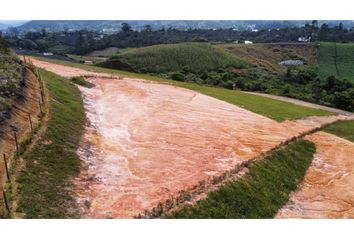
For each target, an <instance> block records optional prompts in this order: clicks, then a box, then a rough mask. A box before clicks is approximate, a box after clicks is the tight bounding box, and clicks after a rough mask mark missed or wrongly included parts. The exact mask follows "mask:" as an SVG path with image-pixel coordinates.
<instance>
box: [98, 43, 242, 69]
mask: <svg viewBox="0 0 354 240" xmlns="http://www.w3.org/2000/svg"><path fill="white" fill-rule="evenodd" d="M101 65H102V66H104V67H110V68H116V69H122V70H131V71H136V72H151V73H171V72H174V71H179V70H182V69H185V71H188V72H193V73H200V72H203V71H206V70H207V71H208V70H216V69H218V68H227V67H235V68H244V67H246V63H245V62H244V61H241V60H240V59H239V58H237V57H236V56H234V55H232V54H230V53H228V52H226V51H224V50H221V49H219V48H217V47H215V46H213V45H211V44H208V43H178V44H161V45H154V46H150V47H144V48H134V49H127V50H124V51H122V52H121V53H118V54H116V55H113V56H112V57H111V58H110V59H109V60H107V61H106V62H104V63H102V64H101Z"/></svg>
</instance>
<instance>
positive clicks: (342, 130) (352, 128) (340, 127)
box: [323, 121, 354, 142]
mask: <svg viewBox="0 0 354 240" xmlns="http://www.w3.org/2000/svg"><path fill="white" fill-rule="evenodd" d="M323 131H325V132H329V133H332V134H335V135H337V136H338V137H342V138H345V139H347V140H349V141H352V142H354V121H341V122H337V123H335V124H332V125H330V126H328V127H326V128H324V129H323Z"/></svg>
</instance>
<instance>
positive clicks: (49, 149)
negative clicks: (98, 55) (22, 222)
mask: <svg viewBox="0 0 354 240" xmlns="http://www.w3.org/2000/svg"><path fill="white" fill-rule="evenodd" d="M40 73H41V75H42V77H43V79H44V81H45V82H46V85H47V89H48V92H49V95H50V103H49V114H50V115H49V116H50V119H49V121H48V126H47V130H46V133H45V135H44V136H43V137H42V139H41V140H39V142H37V144H36V145H35V146H34V148H33V149H32V151H30V152H29V153H26V154H25V155H24V157H23V158H24V161H25V163H26V164H25V167H24V169H23V170H22V171H21V172H20V174H19V177H18V179H17V182H18V184H19V204H18V210H19V211H22V212H23V213H24V214H25V217H26V218H65V217H75V216H77V215H76V212H75V211H74V210H75V202H74V200H73V194H72V193H71V192H70V183H69V180H70V178H71V177H73V176H75V175H77V174H78V173H79V170H80V159H79V157H78V156H77V155H76V149H77V147H78V144H79V140H80V136H81V132H82V129H83V123H84V117H85V116H84V110H83V105H82V100H81V95H80V92H79V90H78V89H77V87H76V86H75V85H74V84H72V83H70V82H69V81H68V80H66V79H64V78H61V77H59V76H57V75H55V74H53V73H50V72H47V71H44V70H41V71H40Z"/></svg>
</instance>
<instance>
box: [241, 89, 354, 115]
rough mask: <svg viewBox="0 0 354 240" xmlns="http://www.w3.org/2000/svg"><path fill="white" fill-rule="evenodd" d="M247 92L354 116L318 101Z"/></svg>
mask: <svg viewBox="0 0 354 240" xmlns="http://www.w3.org/2000/svg"><path fill="white" fill-rule="evenodd" d="M246 93H249V94H253V95H258V96H263V97H268V98H272V99H275V100H280V101H284V102H289V103H293V104H296V105H301V106H305V107H311V108H316V109H322V110H325V111H327V112H332V113H337V114H342V115H346V116H351V117H354V113H352V112H348V111H344V110H341V109H337V108H332V107H327V106H323V105H319V104H316V103H310V102H305V101H302V100H299V99H294V98H289V97H283V96H276V95H271V94H267V93H258V92H246Z"/></svg>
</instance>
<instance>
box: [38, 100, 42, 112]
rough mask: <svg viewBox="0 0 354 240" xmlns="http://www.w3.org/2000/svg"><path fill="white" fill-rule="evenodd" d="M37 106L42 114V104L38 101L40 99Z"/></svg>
mask: <svg viewBox="0 0 354 240" xmlns="http://www.w3.org/2000/svg"><path fill="white" fill-rule="evenodd" d="M38 104H39V110H40V111H41V113H42V104H41V100H40V99H38Z"/></svg>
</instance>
